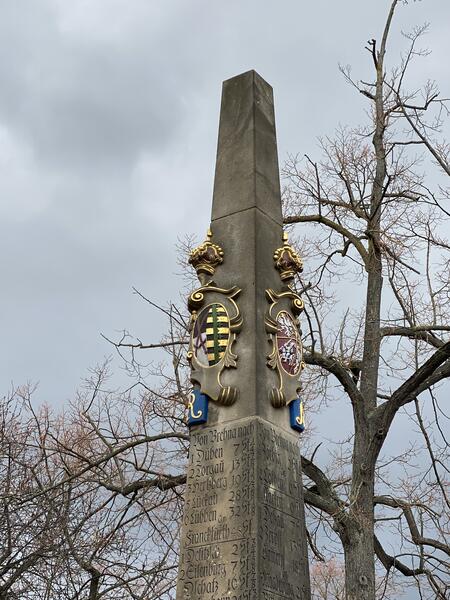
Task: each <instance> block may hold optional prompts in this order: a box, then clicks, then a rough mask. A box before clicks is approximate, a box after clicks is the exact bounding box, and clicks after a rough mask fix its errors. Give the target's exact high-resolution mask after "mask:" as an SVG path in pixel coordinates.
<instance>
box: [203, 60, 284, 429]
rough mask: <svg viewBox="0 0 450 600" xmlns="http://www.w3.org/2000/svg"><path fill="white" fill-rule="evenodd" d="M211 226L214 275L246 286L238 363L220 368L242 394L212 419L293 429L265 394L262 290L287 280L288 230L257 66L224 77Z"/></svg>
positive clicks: (271, 378)
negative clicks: (281, 254) (277, 262)
mask: <svg viewBox="0 0 450 600" xmlns="http://www.w3.org/2000/svg"><path fill="white" fill-rule="evenodd" d="M211 230H212V233H213V240H214V242H215V243H217V244H219V245H220V246H221V247H222V248H223V250H224V263H223V265H221V266H220V267H218V268H217V271H216V273H215V274H214V281H215V282H216V283H217V285H218V286H219V287H224V288H227V287H231V286H234V285H236V286H238V287H239V288H241V289H242V293H241V294H240V296H239V308H240V310H241V313H242V316H243V319H244V320H243V326H242V331H241V333H240V334H239V336H238V339H237V342H236V345H235V348H234V351H235V352H236V354H237V355H238V366H237V369H230V370H228V371H226V372H224V375H223V380H224V383H225V384H227V385H235V386H236V387H238V388H239V399H238V401H237V402H236V403H235V404H234V405H233V406H232V407H229V408H227V410H226V412H225V411H223V410H220V408H219V409H216V408H215V407H211V408H212V410H211V412H210V423H211V424H212V423H216V422H220V421H221V420H223V419H226V420H229V419H237V418H243V417H247V416H251V415H258V416H261V417H263V418H265V419H267V420H268V421H270V422H271V423H274V424H277V425H278V426H280V427H282V428H284V429H286V430H289V422H288V414H287V411H284V410H281V411H280V410H275V409H274V408H273V407H272V406H271V404H270V402H269V401H268V391H269V390H270V389H271V388H272V387H273V386H275V385H277V381H278V380H277V374H276V373H275V372H274V371H273V370H271V369H269V368H268V367H267V356H268V354H269V353H270V345H269V342H268V339H267V333H266V331H265V326H264V317H265V314H266V311H267V309H268V302H267V299H266V297H265V292H266V290H267V289H269V288H272V289H274V290H276V291H279V290H281V289H283V288H284V287H285V285H284V284H283V282H282V281H281V279H280V276H279V273H278V272H277V271H276V269H275V268H274V260H273V254H274V252H275V250H276V249H277V248H279V247H280V246H281V245H282V233H283V230H282V216H281V197H280V183H279V172H278V158H277V146H276V132H275V117H274V108H273V94H272V88H271V87H270V85H269V84H268V83H266V82H265V81H264V80H263V79H262V77H260V76H259V75H258V74H257V73H255V71H248V72H247V73H243V74H242V75H238V76H237V77H233V78H232V79H229V80H228V81H225V82H224V84H223V92H222V105H221V113H220V125H219V141H218V148H217V163H216V174H215V183H214V196H213V208H212V222H211Z"/></svg>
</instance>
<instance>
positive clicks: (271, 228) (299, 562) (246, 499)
mask: <svg viewBox="0 0 450 600" xmlns="http://www.w3.org/2000/svg"><path fill="white" fill-rule="evenodd" d="M277 160H278V159H277V149H276V135H275V120H274V110H273V97H272V89H271V87H270V86H269V85H268V84H267V83H266V82H265V81H264V80H263V79H262V78H261V77H260V76H259V75H258V74H257V73H255V72H254V71H249V72H248V73H244V74H242V75H239V76H238V77H234V78H233V79H230V80H228V81H226V82H225V83H224V86H223V95H222V107H221V117H220V127H219V143H218V151H217V165H216V175H215V184H214V198H213V209H212V222H211V230H212V241H213V242H214V243H215V244H218V245H219V246H220V247H221V248H222V249H223V263H221V264H220V265H217V268H216V269H215V272H214V275H213V280H214V286H216V291H215V292H210V294H209V296H208V301H205V304H206V305H211V303H222V302H224V300H222V299H221V296H220V293H221V292H220V291H218V290H217V288H223V289H227V288H233V287H234V286H236V287H237V288H240V290H241V291H240V293H239V295H238V297H237V300H236V302H237V305H238V307H239V310H240V313H241V315H242V317H243V322H242V327H241V329H240V331H239V332H238V333H237V337H236V341H235V342H234V343H233V352H234V353H235V354H236V356H237V360H236V365H235V366H234V365H233V366H232V367H230V368H223V370H222V371H221V374H220V378H221V385H223V386H230V387H237V388H238V390H239V395H238V397H237V399H236V401H235V402H234V404H232V405H221V404H220V403H218V402H214V401H210V402H209V409H208V422H207V424H205V425H194V426H193V427H192V429H191V448H190V455H189V468H188V474H187V490H186V496H185V500H186V504H185V513H184V523H183V528H182V536H181V556H180V569H179V581H178V587H177V600H262V599H264V600H282V599H286V600H309V598H310V592H309V574H308V565H307V550H306V535H305V524H304V506H303V498H302V485H301V464H300V453H299V450H298V447H297V444H298V439H299V438H298V434H297V433H294V432H293V430H292V429H291V427H290V423H289V409H288V407H282V408H274V407H273V406H272V404H271V402H270V399H269V391H270V390H271V389H272V388H273V387H279V386H280V380H279V376H278V375H277V372H276V370H274V368H271V367H270V366H268V364H267V361H268V356H269V354H270V352H271V344H270V342H269V338H268V334H267V331H266V324H265V319H266V317H267V313H268V309H269V302H268V299H267V297H266V290H268V289H272V290H274V291H275V292H281V291H283V290H285V291H286V290H287V287H286V284H285V283H284V282H283V281H282V280H281V277H280V274H279V272H278V271H277V270H276V268H275V264H274V258H273V255H274V252H275V250H276V249H277V248H279V247H280V246H281V245H282V217H281V198H280V185H279V174H278V162H277ZM202 283H203V282H202ZM202 289H203V292H204V293H205V296H206V295H207V294H208V292H207V291H205V290H207V288H202ZM203 292H202V293H200V295H201V296H202V294H203ZM202 297H203V296H202ZM197 316H198V315H197ZM274 316H275V317H276V315H274ZM233 335H234V334H233ZM194 368H197V367H194ZM198 368H200V369H201V368H204V369H209V368H214V367H208V366H206V365H204V366H202V365H200V366H199V367H198ZM208 373H209V375H210V374H211V373H213V371H208ZM213 375H214V377H215V378H217V374H216V373H215V372H214V373H213ZM200 380H201V378H197V379H195V378H194V377H193V381H194V382H196V385H198V386H200V385H201V384H200V383H199V381H200ZM215 381H216V379H215ZM217 381H218V380H217ZM294 384H295V382H294ZM202 392H203V393H204V394H207V393H208V392H206V391H205V390H202ZM294 393H295V389H294ZM216 399H217V397H216Z"/></svg>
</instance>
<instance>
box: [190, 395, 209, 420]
mask: <svg viewBox="0 0 450 600" xmlns="http://www.w3.org/2000/svg"><path fill="white" fill-rule="evenodd" d="M188 410H189V413H188V421H187V424H188V427H191V426H192V425H201V424H202V423H206V422H207V421H208V396H206V395H205V394H202V393H201V392H200V390H199V389H197V388H195V389H194V390H192V392H191V395H190V398H189V404H188Z"/></svg>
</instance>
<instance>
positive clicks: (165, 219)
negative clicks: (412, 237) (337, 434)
mask: <svg viewBox="0 0 450 600" xmlns="http://www.w3.org/2000/svg"><path fill="white" fill-rule="evenodd" d="M388 4H390V0H389V1H388V0H341V1H336V0H315V2H309V1H306V0H276V1H275V0H272V1H268V0H222V1H219V0H189V1H188V0H0V247H1V254H0V269H1V283H2V288H1V289H2V291H1V296H0V298H1V307H0V308H1V311H0V315H1V317H0V318H1V332H2V343H1V346H0V354H1V356H0V390H1V392H2V394H3V393H6V392H7V390H8V389H9V388H10V386H11V383H12V382H13V383H14V384H16V385H18V384H21V383H24V382H26V381H32V382H39V387H38V390H37V394H36V399H37V401H40V402H49V403H51V404H53V405H55V406H61V405H62V404H63V402H64V401H65V400H67V399H69V398H71V397H73V395H74V392H75V389H76V388H77V386H78V385H79V383H80V380H81V378H82V377H84V376H85V375H86V373H87V369H88V368H89V367H90V366H93V365H95V364H96V363H98V362H101V361H102V360H103V357H104V356H105V355H108V354H110V353H111V348H110V346H108V344H107V343H106V342H105V341H104V340H103V339H102V338H101V335H100V334H101V333H102V332H103V333H105V334H106V335H108V336H111V337H114V336H115V335H116V332H117V330H121V329H128V330H130V331H131V332H132V333H134V334H136V335H138V336H139V337H140V338H141V339H142V340H143V341H145V342H156V341H158V340H159V337H160V335H161V334H162V333H163V331H164V328H165V322H164V321H162V320H161V318H160V316H159V315H158V314H157V313H152V312H151V311H150V310H149V309H148V307H147V306H146V305H145V304H144V303H143V302H142V301H140V300H139V299H138V298H137V297H136V296H134V295H133V294H132V291H131V290H132V287H133V286H135V287H137V288H138V289H140V290H141V291H142V292H143V293H144V294H146V295H147V296H148V297H150V298H152V299H153V300H154V301H156V302H160V303H165V302H167V301H168V300H170V299H175V300H178V298H179V294H180V290H181V288H182V285H183V282H182V280H181V279H180V277H178V276H177V275H176V273H177V271H178V270H179V269H178V267H177V263H176V253H175V246H176V242H177V238H182V237H183V236H184V235H185V234H195V235H196V236H197V238H199V239H200V238H202V237H203V235H204V232H205V230H206V228H207V227H208V224H209V217H210V206H211V192H212V184H213V173H214V159H215V151H216V141H217V125H218V117H219V106H220V93H221V82H222V81H223V80H224V79H227V78H229V77H231V76H233V75H237V74H238V73H240V72H243V71H246V70H248V69H252V68H253V69H255V70H257V71H258V72H259V73H260V74H261V75H262V76H263V77H264V78H265V79H266V80H267V81H268V82H269V83H270V84H271V85H272V86H273V87H274V92H275V109H276V118H277V130H278V145H279V157H280V162H281V163H282V162H283V161H284V160H285V159H286V157H287V155H288V154H289V153H297V152H298V153H302V154H303V153H305V152H308V153H309V154H311V155H313V156H314V153H317V152H318V151H317V145H316V141H315V139H316V137H317V136H321V135H327V134H330V135H332V134H333V131H334V129H335V128H336V127H337V126H338V125H339V124H349V125H356V124H357V123H358V122H360V121H361V120H362V119H363V114H364V108H365V105H366V104H365V102H364V98H362V97H361V96H359V95H358V94H357V93H356V92H355V91H354V90H353V89H351V88H350V87H349V86H348V85H346V83H345V82H344V80H343V78H342V76H341V75H340V74H339V72H338V63H342V64H344V65H345V64H351V65H352V66H353V72H354V75H355V77H356V78H362V79H365V78H368V77H369V74H370V72H371V65H370V56H369V54H368V53H367V52H366V51H365V50H364V45H365V42H366V40H367V39H370V38H377V39H380V32H381V29H382V26H383V23H384V19H385V15H386V11H387V7H388ZM424 21H429V22H430V32H429V34H428V36H427V44H428V46H429V47H430V49H432V51H433V54H432V55H431V56H430V57H428V58H427V59H426V60H425V61H422V63H420V64H419V65H418V66H417V67H416V70H415V71H414V77H415V78H416V79H417V82H420V81H422V82H423V81H424V80H426V79H428V78H431V79H436V80H437V81H438V82H439V86H440V89H441V90H442V92H443V94H444V95H446V96H449V95H450V71H449V69H448V56H449V54H450V52H449V51H450V39H449V24H450V2H449V1H448V0H423V2H419V3H410V4H409V5H408V6H407V7H403V6H401V7H399V9H398V13H397V16H396V19H395V22H394V31H395V34H394V36H393V38H392V43H391V45H390V48H389V50H390V55H389V58H388V60H389V61H391V63H394V62H395V61H396V60H397V57H398V53H399V51H400V49H401V47H402V39H401V35H400V30H402V29H403V30H408V29H409V28H411V27H412V26H413V25H417V24H422V23H423V22H424ZM117 369H119V365H117ZM340 410H342V409H340ZM413 597H415V596H411V598H413Z"/></svg>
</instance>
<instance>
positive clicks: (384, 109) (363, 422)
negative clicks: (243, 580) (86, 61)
mask: <svg viewBox="0 0 450 600" xmlns="http://www.w3.org/2000/svg"><path fill="white" fill-rule="evenodd" d="M398 5H399V2H398V0H394V1H393V2H392V3H391V6H390V10H389V14H388V17H387V21H386V24H385V28H384V31H383V34H382V37H381V41H380V42H379V43H378V42H377V41H376V40H374V39H373V40H370V41H369V42H368V45H367V50H368V51H369V55H370V57H371V60H372V63H373V72H374V75H373V81H370V82H362V81H355V80H354V79H353V78H352V75H351V72H350V69H349V68H342V69H341V70H342V72H343V74H344V76H345V77H346V79H347V81H348V82H349V83H350V84H351V85H353V86H354V87H355V89H356V90H357V91H358V92H359V93H360V94H361V97H362V98H363V99H364V100H365V101H367V102H368V105H369V118H368V123H367V125H366V126H364V127H359V128H355V129H341V130H340V131H339V132H338V134H337V136H336V137H335V138H334V139H331V138H327V139H325V140H321V151H322V158H321V159H320V160H314V159H313V158H311V157H310V156H306V157H305V158H304V159H302V160H301V159H299V157H293V158H291V159H290V161H289V162H288V164H287V165H286V167H285V170H284V174H285V176H286V178H287V188H286V191H285V209H286V217H285V223H286V224H287V225H288V226H292V227H293V226H294V225H297V224H299V225H301V227H299V229H298V232H299V233H300V234H301V235H302V239H301V245H302V248H303V253H304V255H305V257H306V260H305V263H306V267H307V269H308V271H307V272H306V273H305V274H304V279H303V281H301V282H300V287H301V288H303V289H305V288H307V291H306V292H305V296H306V298H305V299H306V302H307V310H306V312H307V324H308V328H307V331H306V333H305V343H306V345H307V355H306V362H307V364H308V365H310V370H309V376H308V381H305V383H304V393H305V396H306V398H307V403H309V404H310V405H311V406H314V401H315V399H317V397H318V396H319V394H320V397H321V398H322V401H324V400H325V401H326V400H327V399H328V400H329V401H332V400H333V399H336V397H339V400H340V401H342V402H345V401H347V402H348V406H349V407H351V411H352V414H353V430H352V431H348V432H346V433H347V434H348V437H347V439H346V440H336V441H337V442H339V443H340V449H339V455H340V456H339V457H336V458H339V460H338V461H337V463H339V462H340V468H338V467H336V462H335V465H334V466H332V465H328V466H319V460H318V458H319V454H320V452H319V453H314V454H313V456H312V457H311V458H310V459H307V458H306V457H305V458H304V459H303V465H304V471H305V473H306V475H307V477H308V478H309V479H310V481H311V484H310V485H308V486H307V489H306V495H305V499H306V502H307V503H308V504H309V505H310V506H311V507H312V508H313V509H314V511H315V514H316V515H317V514H318V516H319V518H320V519H321V523H322V524H324V523H326V524H328V525H329V526H330V527H331V528H332V529H333V530H334V532H336V533H337V535H338V537H339V540H340V542H341V544H342V547H343V551H344V555H345V577H346V598H348V599H349V600H350V599H351V600H361V599H367V600H373V599H374V598H375V597H376V577H375V560H374V556H376V557H377V558H378V561H379V562H380V563H381V564H382V565H383V566H384V568H385V569H386V571H387V573H389V572H390V571H391V570H397V571H398V572H399V573H401V574H402V575H404V576H406V577H410V578H413V579H414V580H415V582H419V586H420V589H422V587H423V585H422V584H421V583H420V582H421V580H423V579H424V580H425V581H427V585H426V586H425V588H424V591H423V596H421V597H425V595H426V589H428V591H429V593H430V594H431V596H430V598H446V597H447V593H448V590H449V580H448V572H449V571H448V567H449V562H448V559H449V555H450V547H449V545H448V542H447V541H446V539H445V534H446V533H448V522H449V513H448V508H449V499H448V491H446V485H448V469H447V467H446V464H445V461H446V460H447V459H448V443H447V441H446V438H445V434H444V431H443V428H442V425H441V421H442V420H445V419H446V418H447V417H446V416H445V414H444V411H443V409H442V407H441V405H440V402H441V400H440V396H441V395H440V393H439V389H441V384H442V382H443V381H444V380H445V379H446V378H448V376H449V375H450V341H449V337H448V332H450V321H449V318H448V312H449V310H448V308H449V303H448V302H449V292H450V288H449V278H448V266H449V255H448V251H449V249H450V246H449V245H448V242H447V240H446V239H445V228H444V226H443V223H444V222H445V221H446V219H447V218H448V216H449V212H448V210H447V209H446V208H445V201H446V200H448V187H447V188H446V187H445V182H444V183H443V182H442V176H445V175H449V174H450V171H449V162H448V158H449V154H448V146H447V145H446V144H445V143H442V142H441V143H439V142H438V136H439V132H440V131H441V128H442V124H443V117H444V116H446V115H447V108H446V104H445V101H444V100H443V99H441V97H440V95H439V93H438V91H437V89H436V86H435V85H433V84H430V83H429V82H428V83H427V84H426V85H425V87H424V88H423V90H420V91H412V92H410V91H408V90H407V73H408V70H409V67H410V66H411V63H412V62H413V61H414V60H415V59H417V58H418V57H420V56H424V55H425V54H426V52H425V51H423V50H420V49H419V48H418V44H419V43H420V39H421V35H422V34H423V33H424V31H425V27H420V28H417V29H415V30H414V31H413V32H412V33H411V34H408V35H406V36H405V37H406V39H407V42H408V49H407V51H406V54H405V55H404V56H403V57H402V59H401V62H400V64H399V65H398V66H396V67H394V68H392V69H390V70H388V67H387V65H386V56H387V54H386V53H387V43H388V39H389V34H390V30H391V26H392V20H393V17H394V13H395V11H396V9H397V8H398ZM423 149H424V150H425V152H426V153H429V155H431V157H432V160H433V162H434V163H437V166H438V167H439V172H438V173H436V174H431V175H427V176H426V175H425V173H424V168H423V165H424V164H425V165H426V166H427V168H428V169H429V170H430V171H431V170H432V165H429V164H428V163H427V162H426V158H427V157H426V155H425V157H424V156H423V154H420V151H421V150H423ZM424 161H425V162H424ZM305 224H308V225H307V226H306V227H305ZM337 307H341V308H342V314H343V318H342V320H341V322H339V323H337V324H336V317H335V315H336V309H337ZM330 313H331V314H330ZM305 329H306V328H305ZM330 377H333V378H334V379H335V380H337V382H338V384H339V388H340V392H339V393H336V391H335V390H334V389H333V388H332V385H333V384H332V382H331V381H330ZM442 389H445V387H444V388H442ZM344 398H345V399H346V400H344ZM405 415H408V418H409V419H411V424H410V427H411V426H414V428H415V430H416V431H417V432H419V433H420V434H421V435H422V448H421V447H420V446H419V442H418V441H417V436H414V437H415V447H414V448H413V447H408V444H406V447H405V449H404V450H403V451H402V452H401V453H400V454H399V455H398V456H396V457H392V458H388V457H386V456H384V455H383V451H384V447H385V441H386V438H387V437H388V435H389V434H390V432H392V431H393V430H394V428H395V422H396V421H398V419H400V418H403V420H405ZM412 423H414V425H412ZM391 435H392V434H391ZM406 441H408V440H406ZM421 449H423V450H424V452H425V453H426V454H427V457H426V458H425V457H424V456H423V455H420V450H421ZM401 461H402V462H403V468H404V474H403V477H399V478H398V479H397V480H395V478H394V477H393V476H395V475H397V473H396V472H395V468H394V466H393V465H394V464H396V465H399V463H400V462H401ZM414 461H415V463H414ZM417 463H419V465H421V466H422V467H423V468H421V469H420V470H419V472H418V471H417V466H418V464H417ZM425 463H427V464H425ZM387 467H388V468H387ZM388 470H390V471H391V477H387V471H388ZM447 490H448V488H447ZM381 524H383V525H384V528H383V530H384V529H385V527H386V525H387V526H390V527H393V528H395V531H396V534H397V535H396V537H395V538H392V537H391V538H389V541H390V543H392V540H395V541H396V543H395V546H396V548H395V551H394V552H393V553H392V551H389V550H387V549H386V547H385V546H384V544H383V540H384V541H386V536H385V533H383V530H382V529H381ZM330 535H332V534H331V533H330ZM382 591H383V590H379V591H378V593H379V594H380V593H382Z"/></svg>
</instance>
